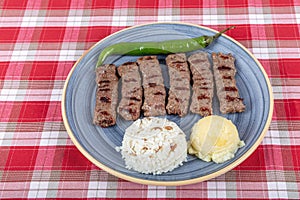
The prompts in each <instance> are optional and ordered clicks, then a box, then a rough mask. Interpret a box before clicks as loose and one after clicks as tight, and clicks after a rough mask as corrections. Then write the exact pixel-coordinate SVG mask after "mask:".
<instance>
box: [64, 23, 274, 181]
mask: <svg viewBox="0 0 300 200" xmlns="http://www.w3.org/2000/svg"><path fill="white" fill-rule="evenodd" d="M156 24H168V25H186V26H193V27H196V28H200V29H205V30H209V31H211V32H215V33H217V32H218V31H216V30H214V29H211V28H208V27H206V26H202V25H197V24H192V23H186V22H152V23H143V24H139V25H134V26H131V27H127V28H124V29H122V30H119V31H117V32H115V33H112V34H110V35H108V36H106V37H104V38H103V39H101V40H99V41H98V42H97V43H95V44H94V45H93V46H91V47H90V48H89V49H88V50H86V51H85V52H84V53H83V54H82V55H81V56H80V58H79V59H78V60H77V61H76V62H75V64H74V65H73V67H72V68H71V70H70V72H69V74H68V76H67V78H66V80H65V84H64V87H63V91H62V99H61V111H62V118H63V123H64V126H65V128H66V131H67V133H68V135H69V137H70V138H71V141H72V142H73V143H74V145H75V146H76V147H77V149H78V150H79V151H80V152H81V153H82V154H83V155H84V156H85V157H86V158H87V159H88V160H89V161H90V162H92V163H93V164H95V165H96V166H97V167H99V168H100V169H102V170H104V171H106V172H108V173H110V174H112V175H114V176H116V177H118V178H121V179H124V180H127V181H130V182H134V183H139V184H145V185H156V186H180V185H188V184H193V183H198V182H202V181H206V180H209V179H212V178H215V177H217V176H220V175H222V174H225V173H226V172H228V171H230V170H232V169H233V168H235V167H236V166H238V165H239V164H241V163H242V162H243V161H245V160H246V159H247V158H248V157H249V156H250V155H251V154H252V153H253V152H254V151H255V150H256V149H257V147H258V146H259V145H260V144H261V142H262V140H263V138H264V137H265V135H266V133H267V130H268V128H269V126H270V123H271V121H272V115H273V109H274V97H273V91H272V86H271V83H270V80H269V78H268V75H267V73H266V71H265V69H264V68H263V66H262V65H261V63H260V62H259V61H258V60H257V58H256V57H254V55H253V54H252V53H251V52H250V51H249V50H248V49H247V48H246V47H244V46H243V45H242V44H241V43H239V42H238V41H236V40H235V39H233V38H231V37H230V36H228V35H226V34H222V36H223V37H226V38H227V39H229V40H230V41H232V42H233V43H234V44H236V45H238V46H239V47H240V48H242V49H243V50H244V51H245V52H246V53H247V54H248V55H249V56H250V57H251V58H252V59H253V60H254V62H255V63H256V64H257V65H258V67H259V68H260V70H261V72H262V74H263V77H264V80H265V81H266V84H267V86H268V92H269V98H270V102H269V107H270V109H269V113H268V118H267V120H266V123H265V126H264V128H263V130H262V132H261V133H260V136H259V137H258V139H257V140H256V142H255V143H254V144H253V145H252V146H251V147H250V148H249V149H248V151H246V152H245V153H244V154H243V155H242V156H241V157H240V158H238V159H237V160H236V161H234V162H233V163H231V164H230V165H228V166H226V167H224V168H223V169H221V170H218V171H216V172H213V173H211V174H208V175H205V176H202V177H197V178H193V179H188V180H179V181H155V180H146V179H142V178H135V177H132V176H130V175H126V174H123V173H121V172H118V171H116V170H113V169H111V168H109V167H108V166H106V165H104V164H102V163H101V162H100V161H98V160H96V159H95V158H94V157H92V156H91V155H90V154H89V153H88V152H87V151H86V150H85V149H84V148H83V147H82V146H81V145H80V143H79V142H78V140H77V139H76V137H75V135H74V134H73V132H72V130H71V127H70V125H69V122H68V118H67V115H66V91H67V88H68V85H69V81H70V79H71V77H72V75H73V72H74V70H75V68H76V66H77V65H78V63H79V62H80V61H81V60H82V59H83V58H84V57H85V56H86V54H88V53H89V52H90V51H91V50H92V49H93V48H95V47H96V46H97V45H98V44H100V43H102V42H103V41H105V40H107V39H109V38H110V37H113V36H114V35H117V34H119V33H121V32H124V31H127V30H130V29H135V28H138V27H143V26H149V25H156Z"/></svg>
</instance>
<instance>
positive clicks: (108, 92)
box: [93, 65, 118, 127]
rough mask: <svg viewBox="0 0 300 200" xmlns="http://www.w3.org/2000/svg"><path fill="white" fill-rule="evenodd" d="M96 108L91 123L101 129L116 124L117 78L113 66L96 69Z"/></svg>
mask: <svg viewBox="0 0 300 200" xmlns="http://www.w3.org/2000/svg"><path fill="white" fill-rule="evenodd" d="M96 82H97V93H96V106H95V110H94V119H93V122H94V124H96V125H99V126H101V127H109V126H112V125H115V124H116V106H117V102H118V77H117V76H116V66H115V65H102V66H100V67H98V68H97V69H96Z"/></svg>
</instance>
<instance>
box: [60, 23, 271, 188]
mask: <svg viewBox="0 0 300 200" xmlns="http://www.w3.org/2000/svg"><path fill="white" fill-rule="evenodd" d="M233 31H234V30H233ZM215 33H216V31H215V30H211V29H208V28H205V27H202V26H196V25H192V24H184V23H154V24H146V25H140V26H135V27H131V28H128V29H124V30H122V31H119V32H117V33H114V34H112V35H110V36H108V37H106V38H105V39H103V40H101V41H100V42H98V43H97V44H95V45H94V46H93V47H92V48H91V49H89V50H88V51H87V52H86V53H84V55H83V56H82V57H81V58H80V59H79V60H78V61H77V62H76V64H75V65H74V67H73V68H72V70H71V72H70V74H69V76H68V78H67V81H66V83H65V87H64V91H63V96H62V113H63V120H64V124H65V127H66V129H67V131H68V133H69V135H70V137H71V139H72V141H73V142H74V144H75V145H76V147H77V148H78V149H79V150H80V151H81V152H82V153H83V154H84V156H85V157H86V158H87V159H89V160H90V161H91V162H92V163H94V164H95V165H97V166H98V167H100V168H101V169H103V170H105V171H107V172H109V173H111V174H113V175H115V176H117V177H120V178H122V179H126V180H129V181H133V182H137V183H142V184H153V185H184V184H191V183H196V182H200V181H204V180H208V179H211V178H214V177H216V176H219V175H221V174H224V173H226V172H227V171H229V170H231V169H232V168H234V167H235V166H237V165H239V164H240V163H241V162H242V161H244V160H245V159H246V158H247V157H248V156H250V154H251V153H252V152H253V151H254V150H255V149H256V148H257V146H258V145H259V144H260V143H261V141H262V139H263V137H264V135H265V133H266V131H267V129H268V127H269V124H270V121H271V117H272V112H273V96H272V91H271V86H270V82H269V80H268V77H267V75H266V73H265V71H264V69H263V67H262V66H261V64H260V63H259V62H258V61H257V60H256V58H255V57H254V56H253V55H252V54H251V53H250V52H249V51H248V50H247V49H246V48H245V47H243V46H242V45H241V44H239V43H238V42H237V41H235V40H234V39H232V38H230V37H228V36H226V35H223V36H221V37H220V38H218V40H217V41H215V42H214V43H213V44H211V45H210V46H209V47H208V48H206V49H204V50H203V51H206V52H208V53H209V54H210V53H212V52H222V53H231V54H232V55H233V56H234V57H235V58H236V68H237V75H236V81H237V86H238V88H239V90H240V95H241V97H242V98H244V103H245V104H246V107H247V109H246V111H245V112H243V113H239V114H228V115H223V116H225V117H226V118H228V119H230V120H232V122H233V123H234V124H235V125H236V126H237V128H238V131H239V134H240V138H241V139H242V140H244V142H245V144H246V145H245V146H244V147H243V148H241V149H239V150H238V152H237V153H236V156H235V157H234V158H233V159H231V160H229V161H227V162H225V163H222V164H215V163H212V162H211V163H206V162H203V161H201V160H199V159H196V158H195V157H193V156H189V157H188V161H187V162H185V163H184V164H183V166H181V167H179V168H177V169H175V170H174V171H172V172H168V173H164V174H161V175H145V174H141V173H137V172H135V171H131V170H128V169H126V168H125V164H124V161H123V159H122V157H121V154H120V153H119V152H117V151H116V150H115V147H116V146H120V145H121V142H122V138H123V134H124V131H125V129H126V127H128V126H129V125H130V124H131V123H132V122H126V121H124V120H122V119H121V118H118V119H117V125H115V126H113V127H110V128H101V127H98V126H95V125H93V123H92V119H93V111H94V106H95V92H96V83H95V73H94V70H95V64H96V62H97V57H98V55H99V53H100V52H101V50H102V49H103V48H104V47H106V46H109V45H111V44H114V43H118V42H135V41H163V40H170V39H182V38H191V37H198V36H201V35H213V34H215ZM158 58H159V59H160V61H161V63H162V64H161V66H162V69H163V70H164V69H165V65H164V61H163V59H164V56H162V55H159V56H158ZM136 59H137V57H133V56H112V57H109V58H108V59H107V60H106V63H114V64H116V65H117V66H118V65H120V64H121V63H124V62H127V61H135V60H136ZM164 72H165V70H164ZM214 111H215V114H217V115H221V114H220V113H219V112H218V101H217V99H216V98H214ZM165 117H167V118H168V119H170V120H172V121H174V122H176V123H177V124H178V125H179V126H180V127H181V128H182V129H183V131H184V132H185V133H186V138H187V140H188V139H189V135H190V130H191V127H192V126H193V124H194V123H195V122H196V121H198V120H199V119H200V117H199V116H198V115H194V114H188V115H187V116H186V117H184V118H179V117H177V116H165Z"/></svg>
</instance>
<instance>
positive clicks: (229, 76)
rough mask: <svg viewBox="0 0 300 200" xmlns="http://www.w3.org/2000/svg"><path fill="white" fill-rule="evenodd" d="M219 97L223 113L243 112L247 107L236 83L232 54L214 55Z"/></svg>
mask: <svg viewBox="0 0 300 200" xmlns="http://www.w3.org/2000/svg"><path fill="white" fill-rule="evenodd" d="M212 60H213V69H214V76H215V80H216V89H217V96H218V98H219V102H220V111H221V112H222V113H224V114H225V113H235V112H243V111H244V110H245V105H244V103H243V99H242V98H240V96H239V91H238V88H237V86H236V82H235V74H236V68H235V65H234V61H235V59H234V57H233V56H232V55H231V54H227V55H226V54H222V53H218V54H217V53H212Z"/></svg>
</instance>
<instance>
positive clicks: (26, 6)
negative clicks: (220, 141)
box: [0, 0, 300, 199]
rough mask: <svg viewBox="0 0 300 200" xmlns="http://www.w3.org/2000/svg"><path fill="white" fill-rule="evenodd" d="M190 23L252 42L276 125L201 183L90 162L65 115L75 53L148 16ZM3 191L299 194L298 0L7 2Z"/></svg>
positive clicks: (2, 10)
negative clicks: (153, 178) (159, 182)
mask: <svg viewBox="0 0 300 200" xmlns="http://www.w3.org/2000/svg"><path fill="white" fill-rule="evenodd" d="M163 21H168V22H170V21H176V22H189V23H194V24H199V25H204V26H207V27H210V28H213V29H217V30H220V29H222V28H224V27H227V26H229V25H235V26H236V29H235V30H234V31H231V32H230V36H231V37H233V38H234V39H236V40H237V41H239V42H240V43H242V44H243V45H244V46H245V47H247V48H248V49H249V50H250V51H251V52H252V53H253V54H254V55H255V56H256V57H257V58H258V60H259V61H260V62H261V63H262V65H263V67H264V68H265V70H266V72H267V74H268V76H269V78H270V81H271V84H272V87H273V92H274V98H275V102H274V114H273V118H272V122H271V126H270V128H269V130H268V132H267V134H266V137H265V138H264V140H263V142H262V144H261V145H260V146H259V147H258V149H257V150H256V151H255V152H254V153H253V154H252V155H251V156H250V157H249V158H248V159H247V160H246V161H244V162H243V163H242V164H241V165H239V166H238V167H236V168H234V169H233V170H231V171H229V172H227V173H226V174H224V175H221V176H219V177H217V178H214V179H212V180H209V181H205V182H201V183H198V184H193V185H186V186H178V187H165V186H148V185H140V184H136V183H131V182H127V181H125V180H122V179H119V178H116V177H114V176H112V175H110V174H108V173H106V172H105V171H103V170H101V169H99V168H98V167H96V166H95V165H93V164H92V163H91V162H89V161H88V160H87V159H86V158H85V157H84V156H83V155H82V154H81V153H80V152H79V151H78V150H77V148H76V147H75V146H74V144H73V143H72V141H71V140H70V138H69V136H68V134H67V132H66V130H65V127H64V125H63V121H62V113H61V95H62V89H63V85H64V82H65V80H66V77H67V75H68V73H69V71H70V69H71V68H72V66H73V64H74V63H75V61H76V60H77V59H78V58H79V57H80V56H81V55H82V53H83V52H84V51H86V50H87V49H89V48H90V47H91V46H92V45H93V44H95V43H96V42H97V41H99V40H100V39H102V38H104V37H105V36H108V35H110V34H111V33H114V32H116V31H118V30H121V29H124V28H126V27H130V26H133V25H137V24H142V23H149V22H163ZM0 92H1V95H0V199H2V198H3V199H4V198H9V199H11V198H23V199H26V198H31V199H36V198H71V199H72V198H83V199H86V198H100V199H105V198H120V199H126V198H137V199H153V198H159V199H166V198H178V199H196V198H204V199H209V198H222V199H223V198H228V199H245V198H264V199H268V198H273V199H274V198H283V199H299V198H300V192H299V190H300V173H299V171H300V1H299V0H294V1H293V0H285V1H282V0H248V1H247V0H230V1H229V0H226V1H214V0H213V1H207V2H202V1H198V0H175V1H171V0H166V1H158V0H153V1H152V0H145V1H144V0H93V1H83V0H28V1H26V0H0Z"/></svg>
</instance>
